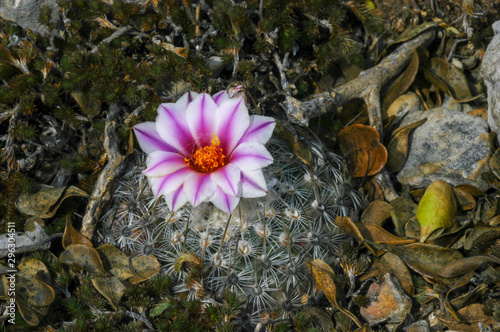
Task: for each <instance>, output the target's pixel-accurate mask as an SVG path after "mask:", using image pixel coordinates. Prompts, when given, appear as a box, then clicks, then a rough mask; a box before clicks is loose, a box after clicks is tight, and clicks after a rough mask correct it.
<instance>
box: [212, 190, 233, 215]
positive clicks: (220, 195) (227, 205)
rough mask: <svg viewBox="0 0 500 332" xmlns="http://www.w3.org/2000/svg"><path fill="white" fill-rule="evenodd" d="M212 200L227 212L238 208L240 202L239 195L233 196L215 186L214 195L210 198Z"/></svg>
mask: <svg viewBox="0 0 500 332" xmlns="http://www.w3.org/2000/svg"><path fill="white" fill-rule="evenodd" d="M210 201H211V202H212V203H213V204H214V205H215V207H217V208H218V209H220V210H222V211H224V212H226V213H232V212H233V210H234V209H235V208H236V206H237V205H238V203H239V202H240V198H239V197H235V196H231V195H228V194H226V193H225V192H223V191H222V189H220V188H219V187H216V188H215V192H214V195H213V196H212V198H211V199H210Z"/></svg>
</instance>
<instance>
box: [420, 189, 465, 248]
mask: <svg viewBox="0 0 500 332" xmlns="http://www.w3.org/2000/svg"><path fill="white" fill-rule="evenodd" d="M456 213H457V202H456V199H455V193H454V192H453V188H452V187H451V186H450V185H449V184H448V183H447V182H444V181H442V180H436V181H434V182H433V183H431V184H430V185H429V187H428V188H427V190H426V191H425V194H424V196H423V197H422V199H421V200H420V203H419V204H418V209H417V220H418V223H419V224H420V242H425V240H426V239H427V237H429V235H431V233H432V232H434V231H435V230H436V229H439V228H447V227H450V226H451V225H452V224H453V220H454V219H455V214H456Z"/></svg>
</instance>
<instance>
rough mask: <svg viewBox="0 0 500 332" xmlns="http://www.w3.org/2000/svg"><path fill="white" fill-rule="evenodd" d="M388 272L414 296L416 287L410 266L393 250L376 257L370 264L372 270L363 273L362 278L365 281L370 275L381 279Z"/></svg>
mask: <svg viewBox="0 0 500 332" xmlns="http://www.w3.org/2000/svg"><path fill="white" fill-rule="evenodd" d="M387 273H389V274H391V275H393V276H394V277H396V279H398V280H399V282H400V283H401V286H402V287H403V289H404V290H405V292H406V293H407V294H408V295H410V296H413V290H414V288H413V281H412V279H411V274H410V271H408V267H407V266H406V265H405V263H404V262H403V261H402V260H401V259H400V258H399V257H398V256H397V255H395V254H393V253H391V252H386V253H385V254H384V255H383V256H380V257H376V258H375V261H374V262H373V264H372V265H371V266H370V270H369V271H368V272H366V273H365V274H363V275H362V276H361V278H360V280H361V281H364V280H366V279H368V278H370V277H377V279H378V280H379V281H380V280H382V277H383V276H384V275H386V274H387Z"/></svg>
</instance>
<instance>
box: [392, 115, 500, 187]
mask: <svg viewBox="0 0 500 332" xmlns="http://www.w3.org/2000/svg"><path fill="white" fill-rule="evenodd" d="M423 118H427V121H426V122H425V123H424V124H422V125H421V126H419V127H418V128H416V129H415V130H414V132H413V137H412V138H411V143H410V150H409V154H408V159H407V160H406V163H405V165H404V167H403V169H401V171H400V172H399V174H398V176H397V177H398V180H399V182H401V183H403V184H409V185H411V186H414V187H418V188H422V187H426V186H428V185H429V184H430V183H431V182H433V181H435V180H443V181H446V182H448V183H450V184H451V185H459V184H470V185H473V186H476V187H478V188H480V189H482V190H485V189H487V188H488V185H487V184H486V183H485V182H484V181H482V180H481V177H480V174H481V173H482V172H483V171H485V170H486V169H487V167H486V168H485V166H486V165H487V162H488V159H489V157H490V155H491V149H490V144H489V139H488V123H487V122H486V121H485V120H484V119H482V118H478V117H474V116H472V115H469V114H464V113H462V112H457V111H453V110H449V109H446V108H442V107H437V108H434V109H431V110H429V111H425V112H414V113H412V114H409V115H408V117H407V118H405V119H404V120H403V122H402V123H401V127H403V126H406V125H408V124H411V123H414V122H416V121H418V120H421V119H423Z"/></svg>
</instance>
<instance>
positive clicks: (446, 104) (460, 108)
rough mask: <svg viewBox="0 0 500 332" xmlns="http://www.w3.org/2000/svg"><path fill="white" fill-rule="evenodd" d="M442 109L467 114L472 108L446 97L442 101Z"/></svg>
mask: <svg viewBox="0 0 500 332" xmlns="http://www.w3.org/2000/svg"><path fill="white" fill-rule="evenodd" d="M441 107H442V108H447V109H450V110H453V111H457V112H463V113H467V112H470V111H472V110H473V108H472V106H470V105H469V104H467V103H459V102H458V101H456V100H455V99H453V98H451V97H450V96H446V97H445V98H444V100H443V104H442V105H441Z"/></svg>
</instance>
